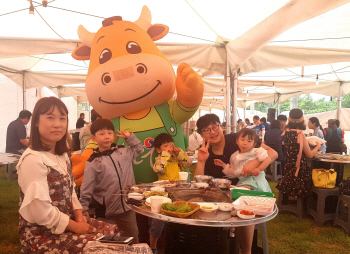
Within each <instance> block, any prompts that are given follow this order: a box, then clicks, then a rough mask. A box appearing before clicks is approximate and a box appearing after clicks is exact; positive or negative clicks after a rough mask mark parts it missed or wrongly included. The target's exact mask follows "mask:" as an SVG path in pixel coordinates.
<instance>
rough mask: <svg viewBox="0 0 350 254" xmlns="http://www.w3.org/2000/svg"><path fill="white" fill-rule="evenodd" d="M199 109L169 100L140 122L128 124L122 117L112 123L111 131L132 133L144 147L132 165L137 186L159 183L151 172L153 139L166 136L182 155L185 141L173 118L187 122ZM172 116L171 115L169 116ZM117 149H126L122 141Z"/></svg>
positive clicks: (156, 107) (155, 155)
mask: <svg viewBox="0 0 350 254" xmlns="http://www.w3.org/2000/svg"><path fill="white" fill-rule="evenodd" d="M197 109H198V107H195V108H186V107H184V106H182V105H181V104H180V103H178V102H177V101H174V100H171V101H169V102H166V103H163V104H162V105H159V106H155V107H152V108H151V110H150V112H149V113H148V115H147V116H145V117H144V118H142V119H139V120H128V119H126V118H124V117H116V118H114V119H111V121H112V123H113V125H114V128H115V129H118V130H121V131H122V130H125V129H126V130H127V131H130V132H133V133H135V135H136V137H137V138H138V139H140V140H141V141H142V143H143V145H144V151H143V153H141V154H140V155H139V156H138V157H137V159H136V160H134V162H133V168H134V174H135V180H136V183H150V182H154V181H157V180H158V176H157V174H156V173H155V172H154V171H153V164H154V160H155V157H157V156H158V153H157V151H156V150H155V149H154V147H153V141H154V138H155V137H157V136H158V135H159V134H160V133H169V134H170V135H171V136H172V137H173V139H174V144H175V146H176V147H179V148H181V149H182V150H184V151H185V144H184V137H183V132H182V128H181V125H179V124H177V123H176V122H175V121H174V120H173V117H172V115H173V116H175V118H176V116H178V117H180V118H182V119H188V118H190V117H191V116H192V115H193V113H194V112H195V111H196V110H197ZM170 112H172V113H173V114H171V113H170ZM118 145H126V143H125V141H124V139H118Z"/></svg>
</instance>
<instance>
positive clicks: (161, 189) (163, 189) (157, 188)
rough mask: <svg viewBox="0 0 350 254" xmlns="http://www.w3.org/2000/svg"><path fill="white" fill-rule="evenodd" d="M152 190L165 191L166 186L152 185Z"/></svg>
mask: <svg viewBox="0 0 350 254" xmlns="http://www.w3.org/2000/svg"><path fill="white" fill-rule="evenodd" d="M151 191H165V188H164V187H158V186H157V187H152V188H151Z"/></svg>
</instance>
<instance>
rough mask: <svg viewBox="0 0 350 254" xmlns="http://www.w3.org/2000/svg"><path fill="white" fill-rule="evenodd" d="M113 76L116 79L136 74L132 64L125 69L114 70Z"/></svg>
mask: <svg viewBox="0 0 350 254" xmlns="http://www.w3.org/2000/svg"><path fill="white" fill-rule="evenodd" d="M113 76H114V80H115V81H119V80H123V79H127V78H132V77H133V76H134V70H133V68H132V67H131V66H130V67H127V68H124V69H120V70H116V71H113Z"/></svg>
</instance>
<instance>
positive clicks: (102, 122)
mask: <svg viewBox="0 0 350 254" xmlns="http://www.w3.org/2000/svg"><path fill="white" fill-rule="evenodd" d="M101 130H111V131H114V126H113V123H112V122H111V121H109V120H108V119H98V120H96V121H95V122H93V123H92V124H91V128H90V131H91V135H94V136H95V134H96V132H98V131H101Z"/></svg>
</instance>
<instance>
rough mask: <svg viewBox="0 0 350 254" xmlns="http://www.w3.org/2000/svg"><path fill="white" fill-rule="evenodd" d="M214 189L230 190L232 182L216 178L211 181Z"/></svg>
mask: <svg viewBox="0 0 350 254" xmlns="http://www.w3.org/2000/svg"><path fill="white" fill-rule="evenodd" d="M211 182H212V184H213V187H216V188H222V189H230V187H231V183H232V182H231V180H229V179H224V178H214V179H213V180H211Z"/></svg>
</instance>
